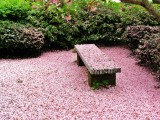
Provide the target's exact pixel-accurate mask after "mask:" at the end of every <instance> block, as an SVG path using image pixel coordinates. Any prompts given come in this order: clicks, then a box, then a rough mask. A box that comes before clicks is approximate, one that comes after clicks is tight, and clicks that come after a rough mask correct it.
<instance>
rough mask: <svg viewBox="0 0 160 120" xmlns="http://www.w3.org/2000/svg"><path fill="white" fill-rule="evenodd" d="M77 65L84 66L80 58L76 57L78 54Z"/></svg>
mask: <svg viewBox="0 0 160 120" xmlns="http://www.w3.org/2000/svg"><path fill="white" fill-rule="evenodd" d="M77 64H78V66H84V63H83V61H82V59H81V58H80V56H79V55H78V53H77Z"/></svg>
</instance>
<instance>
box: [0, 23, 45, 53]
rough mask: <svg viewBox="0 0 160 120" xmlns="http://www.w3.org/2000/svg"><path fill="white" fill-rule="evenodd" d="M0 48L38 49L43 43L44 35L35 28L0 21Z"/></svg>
mask: <svg viewBox="0 0 160 120" xmlns="http://www.w3.org/2000/svg"><path fill="white" fill-rule="evenodd" d="M0 26H1V27H0V49H1V50H7V51H12V52H14V51H21V50H30V51H39V50H40V49H41V48H42V47H43V45H44V36H43V34H42V33H41V32H39V31H38V30H37V29H35V28H30V27H26V26H25V27H24V26H23V25H21V24H17V23H13V22H9V21H0Z"/></svg>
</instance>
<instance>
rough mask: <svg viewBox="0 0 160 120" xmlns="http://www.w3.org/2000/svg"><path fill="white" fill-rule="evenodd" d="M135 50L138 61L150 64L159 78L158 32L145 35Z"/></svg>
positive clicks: (159, 52)
mask: <svg viewBox="0 0 160 120" xmlns="http://www.w3.org/2000/svg"><path fill="white" fill-rule="evenodd" d="M139 42H140V43H139V45H138V48H137V49H136V50H135V54H136V56H137V57H138V58H139V59H140V63H142V64H145V65H147V66H150V67H151V68H152V69H153V70H154V71H155V72H156V74H157V78H158V79H159V80H160V34H152V35H145V36H144V37H143V38H142V39H141V40H140V41H139Z"/></svg>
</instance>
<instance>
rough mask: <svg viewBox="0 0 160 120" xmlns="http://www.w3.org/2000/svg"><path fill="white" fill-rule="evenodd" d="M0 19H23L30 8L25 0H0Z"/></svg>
mask: <svg viewBox="0 0 160 120" xmlns="http://www.w3.org/2000/svg"><path fill="white" fill-rule="evenodd" d="M0 3H1V4H0V19H8V20H23V19H24V18H26V17H27V12H28V11H29V10H30V9H31V8H30V5H29V2H27V1H26V0H1V2H0Z"/></svg>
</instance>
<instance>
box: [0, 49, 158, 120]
mask: <svg viewBox="0 0 160 120" xmlns="http://www.w3.org/2000/svg"><path fill="white" fill-rule="evenodd" d="M100 49H101V50H102V51H103V52H104V53H106V54H107V55H108V56H109V57H110V58H111V59H112V60H114V61H115V62H116V64H118V65H119V66H120V67H121V69H122V72H121V73H117V80H116V81H117V85H116V87H111V88H109V89H105V88H102V89H100V90H92V89H91V88H90V87H89V86H88V83H87V69H86V68H85V67H78V66H77V63H76V53H73V52H72V50H70V51H53V52H46V53H43V54H42V55H41V56H40V57H38V58H30V59H1V60H0V120H160V89H156V88H155V87H154V86H155V84H156V81H155V79H154V76H153V75H152V74H151V71H149V70H148V69H146V68H144V67H142V66H139V65H137V64H136V60H135V58H134V57H133V56H130V54H131V51H130V50H128V49H127V48H125V47H101V48H100Z"/></svg>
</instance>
